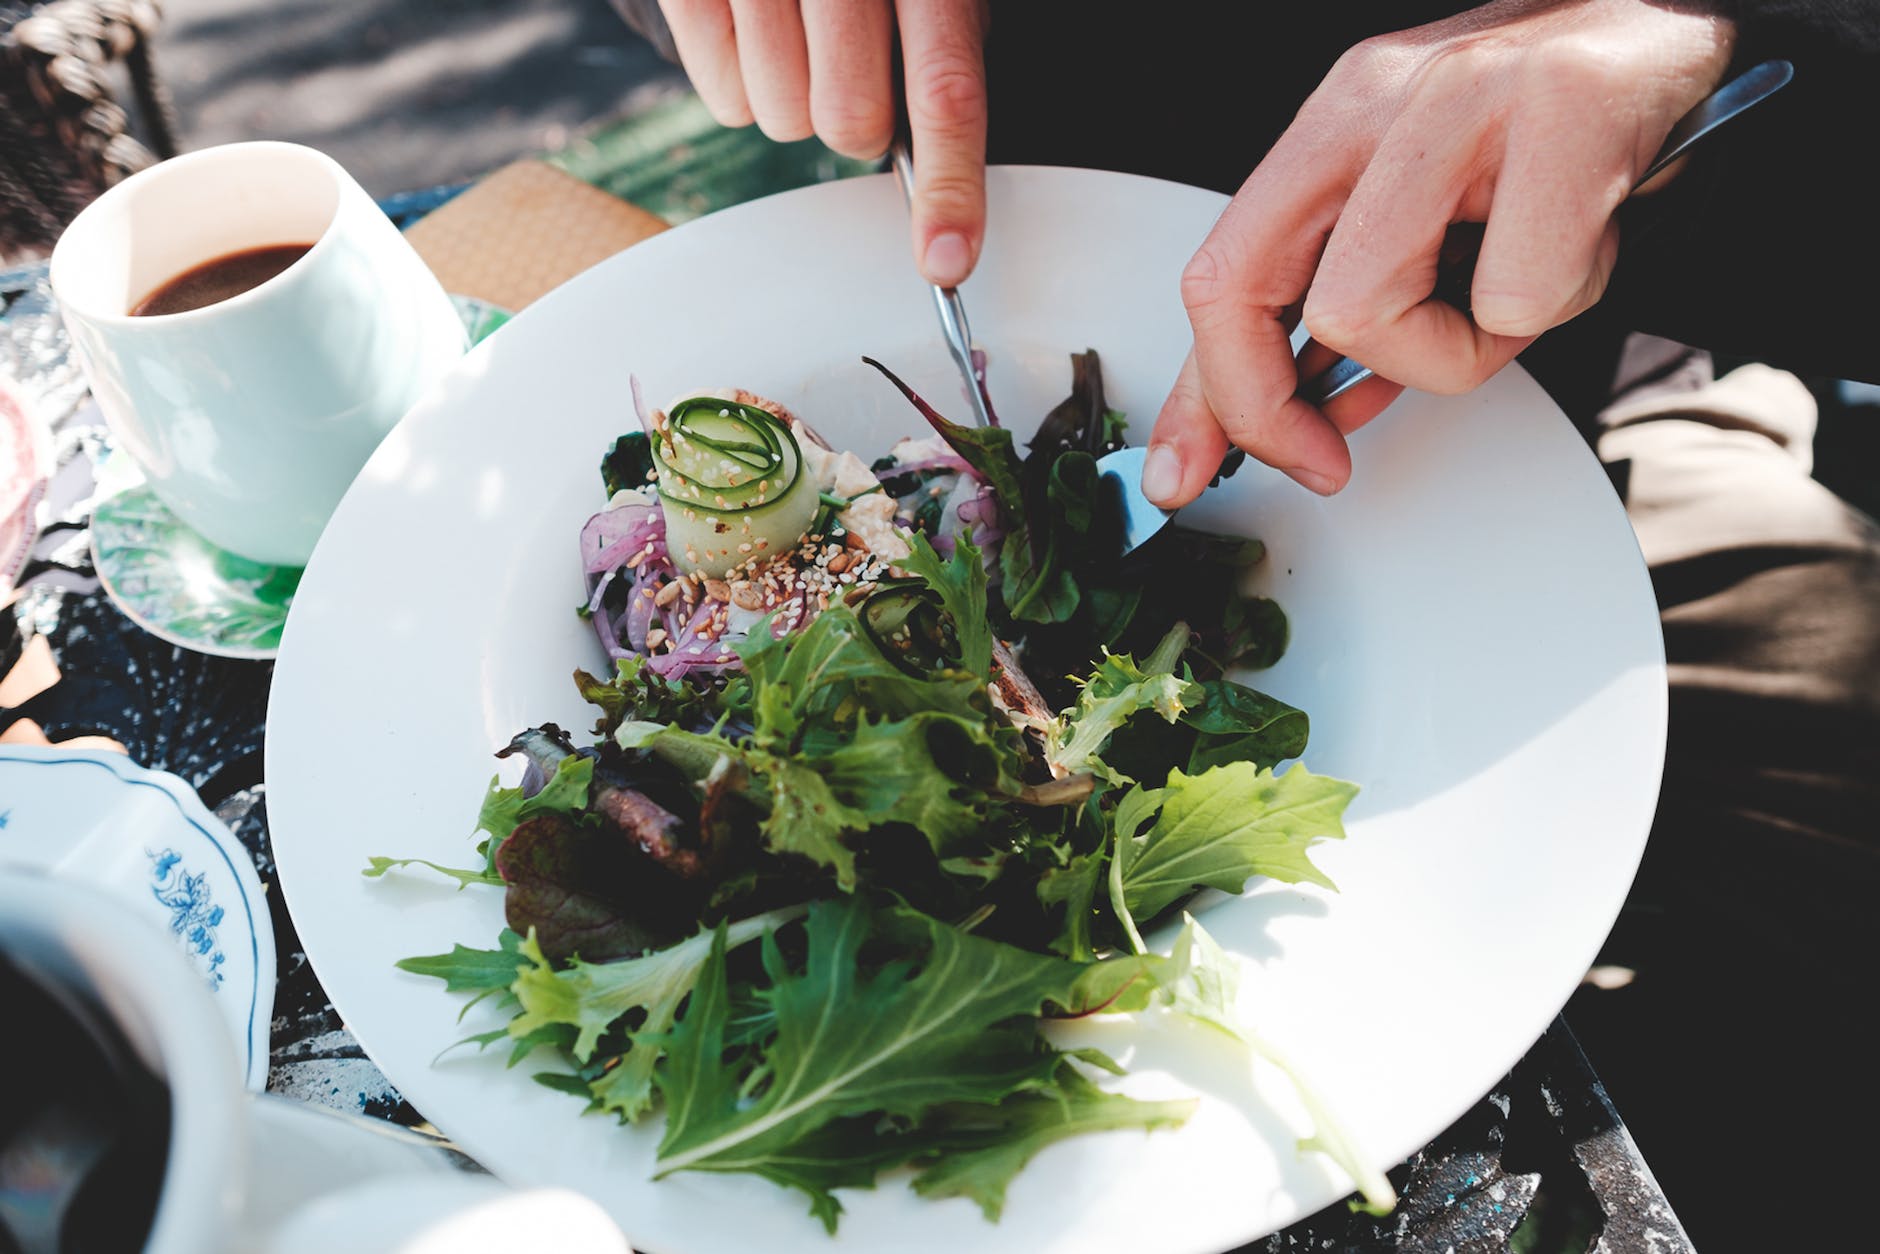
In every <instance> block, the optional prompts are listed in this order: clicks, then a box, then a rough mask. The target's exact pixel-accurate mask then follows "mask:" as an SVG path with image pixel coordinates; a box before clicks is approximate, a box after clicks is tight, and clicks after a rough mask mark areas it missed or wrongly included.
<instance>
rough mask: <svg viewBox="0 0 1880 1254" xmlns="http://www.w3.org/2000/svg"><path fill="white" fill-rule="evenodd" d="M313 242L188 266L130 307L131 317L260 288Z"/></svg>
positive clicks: (245, 252) (180, 308)
mask: <svg viewBox="0 0 1880 1254" xmlns="http://www.w3.org/2000/svg"><path fill="white" fill-rule="evenodd" d="M312 247H313V245H312V244H269V245H267V246H266V247H264V248H244V249H242V250H241V251H240V252H236V253H225V254H223V255H222V256H220V257H216V258H214V259H212V260H209V261H205V262H203V263H202V264H201V265H199V266H191V267H190V268H189V269H187V270H185V271H183V272H182V273H181V274H179V275H177V276H176V277H175V278H173V279H171V280H169V281H168V282H167V283H164V284H162V285H161V286H159V287H158V288H157V289H156V291H154V292H152V293H150V295H148V296H146V297H144V298H143V299H142V300H140V301H138V302H137V303H136V304H135V305H132V306H131V316H132V317H136V318H143V317H148V316H150V315H151V314H173V313H182V312H184V311H185V310H189V309H201V308H203V307H204V306H205V305H214V304H217V303H218V302H221V301H225V300H227V299H228V298H229V297H231V296H239V295H241V294H242V293H243V292H245V291H247V290H248V289H249V288H251V287H259V286H260V285H261V284H263V283H266V282H267V281H268V280H269V279H271V278H273V277H274V276H275V275H277V274H279V273H280V272H281V271H283V270H285V269H287V267H289V266H291V265H293V264H294V263H295V262H296V261H299V260H300V259H301V258H302V257H304V256H305V255H306V253H307V250H308V249H309V248H312Z"/></svg>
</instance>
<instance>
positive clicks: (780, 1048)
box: [656, 898, 1081, 1196]
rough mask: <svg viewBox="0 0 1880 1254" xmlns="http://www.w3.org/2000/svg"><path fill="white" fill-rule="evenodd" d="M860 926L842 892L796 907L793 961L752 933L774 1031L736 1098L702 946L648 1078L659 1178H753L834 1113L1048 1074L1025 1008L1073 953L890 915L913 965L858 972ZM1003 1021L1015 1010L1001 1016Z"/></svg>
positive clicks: (917, 1106) (862, 909) (1064, 982)
mask: <svg viewBox="0 0 1880 1254" xmlns="http://www.w3.org/2000/svg"><path fill="white" fill-rule="evenodd" d="M875 922H876V919H875V916H874V914H873V913H872V912H871V910H870V909H869V907H868V906H867V905H866V904H865V903H863V902H861V901H859V900H856V899H853V898H850V899H845V900H841V901H834V902H830V901H824V902H818V903H816V904H815V905H813V906H811V907H810V913H809V919H808V922H807V924H806V932H807V936H808V949H807V954H806V956H805V960H804V967H803V970H802V971H801V972H792V971H791V970H789V969H788V968H787V967H786V965H785V964H784V961H783V958H782V956H781V953H780V951H779V950H778V949H777V946H776V944H775V942H774V940H770V939H767V940H766V941H765V944H764V959H765V966H766V969H767V971H768V973H769V976H770V980H771V986H770V990H769V992H768V994H767V995H768V998H769V1000H770V1002H771V1005H772V1007H773V1008H774V1010H775V1012H776V1016H777V1022H776V1036H775V1038H774V1040H773V1041H772V1042H771V1045H770V1047H769V1049H768V1050H767V1051H766V1052H765V1054H764V1057H763V1062H762V1067H763V1073H764V1086H763V1088H762V1091H761V1092H760V1093H758V1094H757V1095H756V1096H755V1097H754V1098H752V1099H751V1100H748V1101H740V1100H739V1097H740V1094H739V1084H740V1082H739V1081H738V1080H737V1079H736V1078H735V1077H734V1075H733V1074H731V1072H730V1069H729V1068H727V1067H725V1066H724V1063H723V1049H724V1030H725V1018H726V1010H727V1007H728V1002H729V999H728V996H727V995H726V991H725V982H724V963H723V950H722V944H715V946H714V950H713V955H712V958H711V959H710V960H709V961H708V962H707V964H706V968H705V970H704V971H703V972H702V973H701V974H700V976H699V982H698V985H697V989H696V990H695V993H694V996H693V998H692V1001H691V1002H690V1004H689V1005H688V1007H687V1010H686V1013H685V1016H684V1018H682V1019H681V1020H680V1022H679V1026H678V1027H677V1029H675V1030H674V1032H673V1033H672V1034H671V1036H670V1038H669V1042H668V1045H667V1054H668V1056H667V1062H666V1067H665V1068H664V1070H663V1071H661V1072H660V1073H659V1074H658V1076H657V1077H656V1080H657V1083H658V1084H659V1087H660V1090H661V1092H662V1093H663V1094H664V1095H665V1097H666V1102H667V1107H668V1111H669V1114H668V1117H667V1121H666V1135H665V1139H664V1140H663V1141H661V1143H660V1147H659V1163H658V1165H659V1174H660V1175H661V1176H664V1175H667V1174H670V1173H672V1172H674V1171H684V1170H705V1171H760V1172H761V1173H764V1174H769V1173H768V1171H767V1170H766V1169H767V1168H772V1167H774V1166H775V1165H776V1164H777V1163H778V1162H779V1161H782V1160H786V1159H787V1157H788V1155H789V1153H790V1151H791V1148H792V1147H793V1146H794V1145H796V1144H798V1143H799V1142H801V1141H802V1140H803V1139H804V1138H806V1137H807V1136H809V1135H810V1134H811V1133H813V1132H814V1131H816V1130H817V1129H818V1128H821V1127H823V1126H824V1125H826V1124H828V1123H829V1122H830V1121H831V1120H834V1119H839V1118H843V1117H846V1116H851V1115H861V1114H873V1113H877V1112H879V1113H880V1114H883V1115H887V1116H891V1117H899V1118H903V1119H917V1118H918V1117H919V1116H920V1115H921V1114H922V1113H923V1112H925V1111H927V1110H929V1109H931V1108H932V1107H934V1106H936V1105H939V1104H942V1103H946V1102H960V1101H966V1102H996V1101H999V1100H1002V1099H1004V1098H1006V1097H1008V1096H1010V1095H1011V1094H1013V1093H1014V1092H1019V1091H1023V1090H1025V1089H1030V1088H1038V1087H1041V1086H1043V1085H1044V1084H1046V1083H1047V1082H1048V1081H1049V1079H1050V1075H1051V1072H1052V1071H1053V1070H1054V1069H1055V1066H1056V1060H1055V1058H1054V1057H1053V1056H1052V1055H1050V1054H1041V1053H1040V1052H1039V1051H1038V1048H1037V1030H1036V1027H1035V1024H1034V1023H1033V1022H1031V1021H1029V1019H1028V1018H1026V1017H1028V1016H1035V1015H1037V1014H1038V1012H1039V1011H1040V1010H1041V1009H1042V1008H1043V1007H1044V1005H1045V1004H1046V1003H1047V1002H1051V1001H1062V1000H1066V999H1069V998H1070V997H1071V995H1072V990H1073V989H1074V988H1075V986H1076V981H1077V978H1078V976H1079V974H1080V973H1081V969H1080V968H1079V967H1077V966H1076V964H1074V963H1068V962H1065V961H1063V960H1062V959H1058V958H1050V957H1044V956H1040V955H1037V954H1032V953H1028V952H1026V951H1024V950H1021V949H1017V948H1014V947H1013V946H1010V945H1004V944H1000V943H998V942H996V941H988V940H982V939H980V938H978V937H974V936H970V935H966V934H963V933H961V932H958V931H956V930H954V929H953V928H951V927H948V926H947V925H945V924H943V923H940V922H938V921H937V920H934V919H931V918H929V917H927V916H926V915H923V914H920V913H918V912H915V911H906V910H902V911H892V912H888V913H887V914H886V916H885V917H884V919H883V922H884V924H885V925H886V930H887V932H888V933H889V934H890V935H891V937H892V938H893V939H895V940H900V941H903V942H905V941H906V940H909V939H912V938H914V937H918V938H919V941H920V944H919V945H918V951H919V952H920V954H921V957H920V959H919V960H918V963H917V964H916V963H914V962H910V961H908V960H905V959H904V960H900V961H895V962H891V963H889V964H887V965H886V966H883V967H879V968H876V969H874V970H869V969H867V968H865V967H864V966H863V964H862V949H863V945H864V944H865V942H867V941H868V940H869V938H870V936H871V935H872V934H873V933H874V932H875V930H876V928H875ZM1014 1019H1020V1020H1022V1021H1021V1022H1020V1023H1018V1024H1016V1025H1011V1026H1008V1025H1007V1023H1008V1021H1011V1020H1014ZM812 1196H815V1194H814V1193H813V1191H812Z"/></svg>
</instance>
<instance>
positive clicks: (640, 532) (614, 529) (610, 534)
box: [581, 505, 666, 575]
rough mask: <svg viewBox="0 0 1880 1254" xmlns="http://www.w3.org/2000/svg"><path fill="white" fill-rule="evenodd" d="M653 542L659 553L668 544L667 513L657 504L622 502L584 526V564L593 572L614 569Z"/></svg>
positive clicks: (663, 551) (656, 553)
mask: <svg viewBox="0 0 1880 1254" xmlns="http://www.w3.org/2000/svg"><path fill="white" fill-rule="evenodd" d="M649 542H650V543H652V544H653V546H654V549H655V555H657V556H661V557H663V556H664V554H665V547H666V515H665V513H664V512H663V511H662V510H661V509H660V508H659V507H658V506H657V505H622V506H621V507H620V508H619V509H604V510H602V511H601V512H600V513H598V514H596V515H594V517H592V518H590V519H588V520H587V523H586V525H584V526H583V527H582V528H581V564H582V568H583V569H585V570H586V571H587V573H588V574H590V575H597V574H599V573H600V572H601V571H604V570H612V569H613V568H614V567H616V566H619V565H621V564H622V563H623V562H625V561H626V560H627V559H628V558H629V557H632V556H633V554H634V553H635V552H636V551H638V550H640V549H643V548H645V547H646V546H647V544H648V543H649Z"/></svg>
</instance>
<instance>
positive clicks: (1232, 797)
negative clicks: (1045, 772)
mask: <svg viewBox="0 0 1880 1254" xmlns="http://www.w3.org/2000/svg"><path fill="white" fill-rule="evenodd" d="M1158 791H1159V793H1160V796H1159V797H1158V798H1156V799H1157V800H1159V801H1160V803H1161V806H1160V808H1161V813H1160V814H1159V815H1157V817H1156V821H1155V825H1154V826H1153V827H1151V828H1150V829H1149V830H1148V831H1147V832H1146V833H1144V834H1143V835H1141V836H1124V835H1123V834H1122V830H1123V825H1122V823H1121V821H1120V819H1121V817H1122V813H1123V812H1122V809H1121V807H1119V811H1118V816H1119V823H1118V840H1117V850H1116V864H1115V866H1114V867H1113V868H1112V871H1111V874H1112V876H1114V877H1120V883H1121V888H1122V897H1123V905H1124V907H1125V908H1126V909H1125V910H1123V911H1119V913H1126V914H1127V915H1128V916H1132V917H1134V918H1139V919H1148V918H1153V917H1154V916H1155V915H1156V914H1158V913H1160V912H1161V911H1163V910H1165V909H1167V908H1168V907H1169V906H1171V905H1173V904H1174V903H1175V902H1176V901H1178V900H1180V899H1181V898H1182V897H1184V896H1186V895H1187V894H1188V893H1189V892H1191V891H1192V890H1193V889H1195V888H1196V887H1199V886H1206V887H1208V888H1218V889H1220V890H1221V891H1223V892H1229V893H1237V892H1240V891H1241V890H1242V889H1243V888H1244V887H1246V883H1247V881H1248V879H1250V878H1251V877H1253V876H1255V875H1268V876H1271V877H1273V878H1274V879H1278V880H1283V881H1285V882H1286V883H1289V884H1295V883H1298V882H1300V881H1302V880H1304V881H1309V882H1311V883H1314V884H1320V885H1323V886H1324V887H1326V888H1335V887H1336V886H1335V885H1334V884H1333V883H1332V882H1331V880H1329V879H1327V878H1326V877H1325V875H1324V874H1323V873H1322V872H1320V871H1319V869H1318V868H1317V867H1315V866H1313V865H1312V862H1311V860H1310V859H1309V858H1308V857H1307V856H1306V851H1307V850H1308V849H1309V848H1310V846H1311V845H1312V844H1313V843H1314V842H1315V841H1317V840H1320V839H1323V838H1326V837H1331V838H1335V839H1340V840H1342V839H1343V838H1344V835H1345V828H1344V823H1343V815H1344V811H1345V807H1346V806H1347V805H1348V804H1350V802H1351V799H1352V798H1353V797H1354V796H1356V795H1357V792H1358V789H1357V785H1355V784H1348V783H1346V782H1345V781H1344V780H1340V779H1333V778H1331V777H1330V776H1325V775H1314V774H1312V773H1311V772H1310V771H1308V770H1306V768H1305V767H1303V766H1294V767H1293V768H1292V769H1290V770H1288V771H1287V772H1286V773H1285V774H1284V775H1278V776H1276V775H1274V774H1273V772H1272V771H1271V770H1270V769H1262V768H1259V767H1256V766H1254V765H1253V763H1251V762H1234V763H1230V764H1228V765H1226V766H1217V767H1213V768H1212V769H1210V770H1207V771H1204V772H1203V773H1201V774H1200V775H1195V776H1189V775H1184V774H1183V773H1182V772H1180V771H1171V772H1169V777H1168V785H1167V786H1166V787H1165V788H1163V789H1160V790H1158ZM1153 796H1155V794H1154V793H1148V794H1145V795H1144V796H1143V797H1141V798H1140V799H1138V800H1136V801H1133V802H1132V801H1131V800H1130V798H1129V797H1125V799H1124V803H1125V804H1127V805H1129V806H1130V807H1131V809H1130V812H1129V813H1130V817H1131V818H1132V819H1135V820H1136V821H1140V816H1139V810H1140V807H1142V806H1144V805H1146V804H1147V803H1148V798H1149V797H1153Z"/></svg>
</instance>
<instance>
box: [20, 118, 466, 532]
mask: <svg viewBox="0 0 1880 1254" xmlns="http://www.w3.org/2000/svg"><path fill="white" fill-rule="evenodd" d="M308 243H311V244H312V247H311V248H310V249H309V250H308V251H307V252H306V254H305V255H304V256H302V257H301V258H300V259H299V260H297V261H295V262H294V263H293V264H292V265H291V266H289V267H288V268H287V269H286V270H284V271H282V272H281V273H280V274H278V275H276V276H275V277H273V278H271V279H268V280H267V281H265V282H263V283H261V284H259V285H258V286H256V287H252V288H250V289H248V290H247V291H245V292H240V293H238V294H236V295H234V296H231V297H229V298H228V299H226V300H223V301H220V302H218V303H216V304H212V305H207V306H205V307H203V308H200V309H192V310H186V311H183V312H179V313H171V314H159V315H154V316H141V317H138V316H133V315H132V314H131V312H130V311H131V310H132V309H133V308H135V307H136V306H137V304H138V303H139V302H141V301H143V300H144V299H145V298H146V297H148V296H149V295H150V294H151V293H152V292H153V291H155V290H156V289H157V288H159V287H161V286H162V285H163V284H165V283H167V282H168V281H169V280H171V279H173V278H175V277H177V276H179V275H181V274H183V273H184V272H186V271H188V270H190V269H192V268H194V267H196V266H198V265H201V264H203V263H205V262H209V261H212V260H214V259H216V258H219V257H224V256H227V255H229V254H231V253H236V252H241V251H244V250H247V249H252V248H260V247H266V246H270V245H281V244H308ZM51 283H52V290H53V294H54V296H55V297H57V299H58V303H59V308H60V311H61V312H62V314H63V315H64V318H65V325H66V328H67V330H68V331H70V333H71V336H72V342H73V345H74V347H75V348H76V350H77V354H78V358H79V361H80V363H81V364H82V365H83V367H84V369H85V373H86V377H87V378H88V380H89V381H90V383H91V389H92V395H93V396H94V397H96V399H97V401H98V405H99V408H101V409H102V410H103V411H104V415H105V419H106V421H107V422H108V423H109V424H110V426H111V430H112V433H113V435H114V436H115V437H116V438H117V440H118V441H119V443H120V444H121V445H122V446H123V447H124V448H125V449H126V450H128V451H129V453H130V455H131V456H132V458H134V459H135V460H136V462H137V463H138V465H139V466H140V467H142V469H143V471H144V474H145V475H146V476H147V477H148V479H149V481H150V485H151V487H152V489H153V490H154V491H155V492H156V494H157V496H158V497H159V498H160V499H161V500H162V501H163V503H164V504H165V505H167V506H168V507H169V508H170V510H171V511H172V512H173V513H175V514H176V515H177V517H179V518H181V519H182V520H183V521H184V522H186V523H188V524H189V525H190V526H191V527H193V528H195V529H196V530H197V531H199V532H201V533H202V535H203V536H204V537H205V538H207V539H208V540H209V541H210V542H211V543H213V544H215V545H217V546H218V547H220V548H224V549H227V550H228V551H230V552H232V553H236V554H239V555H241V556H243V557H247V558H251V559H253V560H255V561H259V562H267V563H270V564H273V565H282V566H301V565H305V564H306V561H307V558H308V556H309V555H310V554H311V553H312V552H313V546H314V542H315V541H316V540H318V539H319V536H320V530H321V528H323V527H324V526H325V525H326V522H327V519H328V518H329V517H331V515H332V513H333V510H334V508H335V507H336V506H337V505H338V504H339V499H340V497H341V496H342V495H344V494H345V491H346V488H347V486H348V485H349V484H351V482H352V480H353V476H354V475H356V474H357V473H358V471H359V468H360V467H361V466H363V465H364V464H365V462H366V459H367V458H368V457H370V456H371V455H372V451H373V449H375V448H377V447H378V444H379V440H380V439H381V438H382V437H383V436H384V435H385V433H386V432H387V431H389V430H391V428H392V426H393V424H395V423H396V422H397V421H398V419H399V418H401V417H402V416H403V415H404V413H405V411H406V410H407V409H409V408H410V407H411V405H412V403H413V402H415V401H416V400H417V399H418V397H419V396H421V395H422V394H423V393H424V392H425V390H426V389H427V388H429V387H430V385H431V384H432V383H433V382H435V381H436V380H437V379H438V378H439V377H440V376H441V375H442V374H443V373H444V372H445V371H447V370H448V369H449V368H450V367H451V366H452V365H453V364H454V363H455V362H456V361H457V359H458V358H459V357H461V356H462V355H463V353H464V351H465V349H466V348H467V347H468V341H467V337H466V335H465V332H464V329H463V325H462V322H461V320H460V319H459V318H458V316H457V313H456V310H455V308H454V307H453V305H452V304H451V300H450V297H449V296H448V295H447V294H446V293H445V291H444V289H443V288H442V287H441V286H439V284H438V282H437V279H436V278H435V277H434V276H433V275H432V274H431V272H430V270H429V269H427V268H426V267H425V264H424V262H423V260H422V259H420V258H419V256H418V255H417V253H416V252H414V251H413V250H412V248H411V246H410V245H409V244H408V243H406V242H405V239H404V237H403V236H402V235H400V234H399V232H398V229H397V228H396V227H395V226H393V225H392V222H391V220H390V219H389V218H387V217H386V216H385V214H384V212H383V211H381V210H380V209H379V207H378V206H377V205H376V204H375V203H373V201H372V198H371V197H370V196H368V195H367V194H366V193H365V191H364V189H362V188H361V187H360V186H359V184H358V183H356V182H355V181H354V180H353V179H352V177H351V176H350V175H348V174H347V173H346V171H345V170H343V169H342V168H341V167H340V166H339V164H338V163H337V162H335V161H334V160H333V159H332V158H331V157H328V156H326V155H325V154H324V153H321V152H319V151H316V150H315V149H312V148H305V147H302V146H300V145H298V144H285V143H274V142H257V143H241V144H227V145H223V146H221V147H216V148H206V149H203V150H201V151H199V152H192V153H188V154H185V155H183V156H180V157H174V158H172V159H170V160H168V161H165V162H162V163H161V164H158V165H156V166H153V167H151V168H150V169H148V170H144V171H142V172H140V173H138V174H135V175H133V176H132V177H130V178H128V179H126V180H125V181H124V182H122V183H120V184H118V185H117V186H115V187H113V188H111V189H110V190H109V191H107V192H105V193H104V195H102V196H100V197H99V198H98V199H97V200H96V201H94V202H93V203H92V204H91V205H89V206H88V207H87V208H86V209H85V210H84V212H82V213H80V214H79V215H78V217H77V218H76V219H74V220H73V222H72V224H71V225H70V226H69V227H67V228H66V230H65V233H64V234H63V235H62V236H61V237H60V239H59V242H58V244H57V245H56V246H55V247H54V249H53V253H52V263H51Z"/></svg>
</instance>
